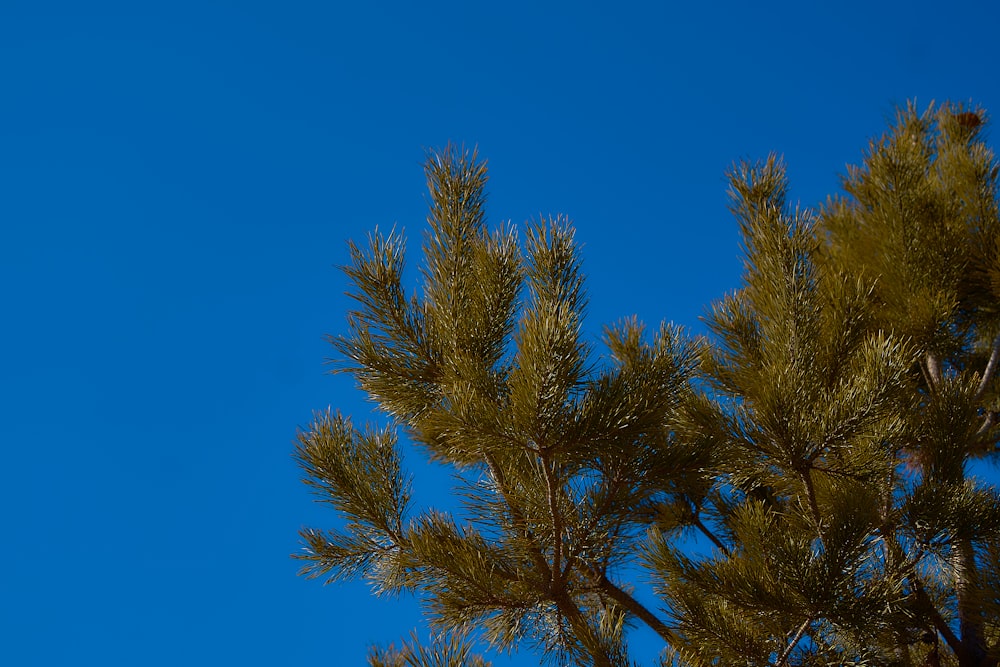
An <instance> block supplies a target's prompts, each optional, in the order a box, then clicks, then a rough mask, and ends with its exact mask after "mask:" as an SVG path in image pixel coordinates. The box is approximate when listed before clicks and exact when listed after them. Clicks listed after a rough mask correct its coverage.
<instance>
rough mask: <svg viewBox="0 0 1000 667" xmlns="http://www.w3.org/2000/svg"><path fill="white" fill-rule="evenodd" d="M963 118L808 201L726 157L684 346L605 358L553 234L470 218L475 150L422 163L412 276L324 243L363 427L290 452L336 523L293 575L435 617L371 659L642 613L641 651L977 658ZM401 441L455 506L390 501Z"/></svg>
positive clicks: (984, 649) (999, 518) (435, 653)
mask: <svg viewBox="0 0 1000 667" xmlns="http://www.w3.org/2000/svg"><path fill="white" fill-rule="evenodd" d="M985 121H986V113H985V111H984V110H982V109H979V108H974V107H969V106H964V105H956V104H945V105H942V106H939V107H938V106H933V105H932V106H931V107H930V108H928V109H926V110H923V111H921V110H918V109H917V108H916V107H915V106H914V105H908V106H907V107H906V108H902V109H900V110H899V111H898V113H897V117H896V118H895V121H894V123H892V124H891V126H890V127H889V129H888V130H887V131H886V133H885V134H884V135H883V136H882V137H880V138H878V139H875V140H873V141H871V142H870V144H869V146H868V148H867V150H866V151H865V152H864V155H863V161H862V163H861V164H860V165H859V166H856V167H851V168H849V170H848V173H847V174H846V176H845V177H844V180H843V193H842V194H840V195H838V196H835V197H832V198H830V199H829V200H828V201H826V202H825V203H824V204H822V205H821V206H818V207H816V208H814V209H806V208H792V207H791V206H790V204H789V202H788V201H787V190H788V182H787V179H786V176H785V169H784V166H783V164H782V162H781V161H780V160H779V159H777V158H775V157H773V156H772V157H770V158H768V159H767V160H764V161H762V162H759V163H740V164H737V165H736V166H734V167H733V169H732V170H731V172H730V174H729V181H730V186H731V196H732V206H731V208H732V212H733V215H734V216H735V218H736V221H737V223H738V225H739V227H740V231H741V233H742V237H743V244H744V249H743V250H744V258H745V265H744V274H743V280H742V285H741V286H739V288H738V289H736V290H735V291H733V292H732V293H730V294H728V295H727V296H725V297H724V298H722V299H721V300H720V301H719V302H718V303H715V304H714V305H712V306H711V307H710V309H709V311H708V314H707V316H706V323H707V325H708V329H709V331H710V332H711V333H710V335H709V336H705V337H694V336H690V335H688V334H686V333H685V332H684V331H683V330H681V329H680V328H678V327H676V326H673V325H663V326H660V327H659V328H658V329H656V330H655V331H647V330H646V329H645V328H644V327H643V325H642V324H641V323H639V322H638V321H636V320H635V319H625V320H623V321H621V322H619V323H617V324H612V325H609V326H607V327H606V328H605V330H604V337H603V346H604V348H605V349H604V350H601V349H599V348H600V346H598V345H596V344H595V343H594V342H592V341H590V340H588V339H587V338H586V337H585V336H584V334H583V329H582V322H583V318H584V311H585V305H586V293H585V290H584V277H583V274H582V271H581V265H580V255H579V250H578V247H577V245H576V242H575V240H574V232H573V228H572V226H571V224H570V223H569V222H568V220H566V219H565V218H561V217H557V218H551V219H543V220H540V221H536V222H531V223H528V224H527V225H526V227H525V228H524V230H523V231H522V232H518V231H517V230H515V229H514V228H512V227H511V226H501V227H499V228H491V227H490V226H489V225H488V223H487V220H486V215H485V210H484V207H485V188H486V183H487V171H486V166H485V163H484V162H483V161H481V160H480V159H479V158H478V156H477V155H476V153H475V152H469V151H464V150H462V149H458V148H455V147H449V148H447V149H445V150H443V151H441V152H436V153H432V154H430V156H429V158H428V160H427V163H426V175H427V184H428V189H429V191H430V212H429V215H428V230H427V232H426V234H425V236H424V242H423V262H422V264H421V265H420V271H421V283H422V284H421V285H420V286H419V289H418V290H417V291H416V292H413V293H412V294H411V295H410V296H408V295H407V294H408V292H407V290H408V286H407V285H405V284H404V254H405V245H406V244H405V241H404V239H403V238H402V236H401V235H400V234H398V233H396V232H390V233H382V232H377V231H376V232H374V233H373V234H371V236H370V238H369V239H368V242H367V244H366V245H364V246H358V245H354V244H351V246H350V251H351V261H350V263H349V264H348V265H347V266H346V267H345V268H344V271H345V272H346V274H347V276H348V277H349V279H350V282H351V284H352V292H351V296H353V298H354V300H355V302H356V306H355V308H354V309H353V310H351V312H350V313H349V314H348V319H347V328H346V333H343V334H341V335H337V336H333V337H331V342H332V343H333V346H334V347H335V348H336V350H337V352H338V353H339V355H340V359H341V360H342V363H341V366H340V370H341V371H343V372H347V373H350V374H352V375H353V376H354V377H355V378H356V380H357V382H358V384H359V385H360V387H361V389H362V390H363V391H364V392H366V394H367V395H368V397H369V398H370V399H371V400H372V401H374V402H375V403H376V404H377V405H378V407H379V408H380V409H381V410H382V411H383V412H384V413H385V415H386V416H387V418H388V419H387V424H388V426H385V427H375V426H356V425H355V424H354V423H353V422H352V421H351V419H350V418H349V417H346V416H343V415H341V414H339V413H337V412H333V411H326V412H322V413H318V414H316V415H315V418H314V420H313V422H312V423H311V424H310V425H309V426H308V427H307V428H305V429H303V430H302V431H301V432H300V434H299V437H298V445H297V450H296V457H297V459H298V461H299V463H300V464H301V466H302V468H303V469H304V471H305V473H306V479H305V481H306V483H307V484H309V485H310V486H311V487H312V488H313V490H314V491H315V492H316V494H317V495H318V497H319V498H320V499H321V500H322V501H324V502H327V503H329V504H330V505H332V507H333V508H334V509H335V510H336V511H337V512H338V513H339V515H340V516H341V517H342V519H343V520H342V522H341V523H340V525H339V527H337V528H335V529H332V530H316V529H305V530H303V531H302V537H303V540H304V542H305V550H304V552H303V553H301V554H300V555H298V556H297V557H298V558H301V559H303V563H304V567H303V569H302V573H303V574H305V575H307V576H310V577H320V578H324V579H326V580H328V581H336V580H339V579H343V578H363V579H365V580H367V581H368V582H370V584H371V586H372V590H373V592H374V593H375V594H376V595H380V596H392V595H397V594H400V593H404V592H406V593H412V594H414V595H416V596H417V597H418V598H419V599H420V600H421V601H422V602H423V604H424V606H425V609H426V614H427V618H428V619H429V622H430V624H431V627H432V629H433V630H434V632H435V633H436V639H435V640H434V641H432V642H431V643H429V644H427V645H421V644H420V643H419V642H418V641H417V640H416V638H413V639H411V640H410V641H407V642H405V643H404V644H402V647H401V648H392V647H390V648H374V649H372V651H371V654H370V656H369V662H370V664H372V665H376V666H377V665H386V666H389V665H392V666H397V665H419V666H430V665H440V666H444V665H467V664H471V665H475V664H481V665H482V664H487V663H486V662H485V658H483V657H480V656H477V655H474V651H475V647H480V648H482V647H486V648H488V649H490V650H495V651H501V652H503V651H533V652H536V653H537V654H539V655H540V656H541V657H542V658H543V659H545V660H549V661H551V662H552V663H554V664H583V665H627V664H631V663H630V662H629V652H628V634H629V633H628V630H629V628H630V627H633V626H635V625H637V624H644V625H646V626H648V627H649V628H651V629H652V630H653V631H654V632H655V633H657V634H658V635H659V637H661V638H662V641H663V647H664V651H663V654H662V656H661V664H664V665H673V664H676V665H771V666H773V667H784V666H786V665H788V666H791V665H803V666H804V665H898V666H900V667H908V666H918V665H958V666H960V667H973V666H976V667H982V666H987V665H989V666H996V665H998V664H1000V496H998V491H997V489H995V488H994V487H993V486H991V485H989V484H987V483H986V482H984V481H983V479H982V478H981V477H978V476H976V475H975V474H974V471H973V468H972V465H973V463H974V462H975V461H991V460H995V459H996V457H997V451H998V444H1000V425H998V422H1000V419H998V416H1000V381H998V380H997V375H998V373H997V367H998V366H1000V217H998V197H997V177H998V167H997V163H996V160H995V158H994V156H993V153H992V152H991V151H990V149H989V148H988V147H987V145H986V143H985V140H984V137H983V129H984V127H985ZM400 434H401V435H403V436H404V437H406V438H409V439H410V440H411V441H412V442H413V443H414V444H415V445H416V446H417V447H418V449H419V451H422V452H424V453H426V455H427V456H428V457H430V458H431V459H433V460H435V461H438V462H441V463H443V464H446V465H448V466H451V467H452V469H453V470H454V473H455V477H454V479H455V480H456V481H455V484H456V487H455V492H456V494H457V496H458V498H459V499H460V508H461V509H460V510H459V511H456V512H455V513H445V512H440V511H430V510H425V511H421V510H419V509H418V508H417V507H416V505H415V503H413V502H412V499H411V492H410V483H409V476H408V474H407V473H406V471H405V470H404V469H403V466H402V461H401V455H400V449H399V444H398V442H397V438H398V437H399V435H400ZM692 536H695V537H696V538H697V539H694V540H692V539H691V537H692ZM635 562H641V564H642V566H643V568H644V570H645V581H652V582H653V589H654V591H655V595H656V598H657V604H656V606H655V608H654V607H650V606H649V605H644V604H642V603H641V602H640V601H639V599H638V597H637V596H636V595H635V590H636V586H637V585H639V584H640V583H641V582H630V581H627V580H626V579H625V573H626V572H634V570H630V569H627V568H625V567H623V566H624V565H626V564H628V563H635ZM389 639H391V638H389Z"/></svg>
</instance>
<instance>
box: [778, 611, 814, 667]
mask: <svg viewBox="0 0 1000 667" xmlns="http://www.w3.org/2000/svg"><path fill="white" fill-rule="evenodd" d="M812 622H813V619H812V617H811V616H810V617H808V618H806V620H804V621H802V625H800V626H799V629H798V630H797V631H796V632H795V635H794V636H793V637H792V640H791V641H790V642H788V646H786V647H785V650H784V651H782V652H781V655H779V656H778V661H777V662H776V663H774V667H784V665H785V663H786V662H787V661H788V657H789V656H790V655H791V654H792V651H794V650H795V645H796V644H798V643H799V640H800V639H802V636H803V635H805V633H806V630H808V629H809V624H810V623H812Z"/></svg>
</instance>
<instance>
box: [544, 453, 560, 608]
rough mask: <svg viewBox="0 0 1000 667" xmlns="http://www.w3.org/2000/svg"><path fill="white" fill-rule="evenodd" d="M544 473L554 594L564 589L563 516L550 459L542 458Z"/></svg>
mask: <svg viewBox="0 0 1000 667" xmlns="http://www.w3.org/2000/svg"><path fill="white" fill-rule="evenodd" d="M541 462H542V472H543V474H544V475H545V492H546V495H547V496H548V501H549V512H550V513H551V514H552V533H553V536H552V542H553V547H552V551H553V554H552V568H551V570H550V573H551V585H552V590H553V592H556V591H559V590H560V589H561V587H562V550H563V543H562V529H563V527H562V514H561V513H560V512H559V503H558V500H559V499H558V498H557V497H556V484H555V480H554V479H553V477H552V471H551V470H549V461H548V457H546V456H542V457H541Z"/></svg>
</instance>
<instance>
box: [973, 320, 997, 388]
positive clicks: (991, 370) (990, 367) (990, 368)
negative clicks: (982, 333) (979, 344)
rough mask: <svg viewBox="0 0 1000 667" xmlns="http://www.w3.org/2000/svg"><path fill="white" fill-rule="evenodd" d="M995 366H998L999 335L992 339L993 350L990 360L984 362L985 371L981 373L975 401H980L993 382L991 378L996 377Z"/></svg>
mask: <svg viewBox="0 0 1000 667" xmlns="http://www.w3.org/2000/svg"><path fill="white" fill-rule="evenodd" d="M997 366H1000V335H997V337H996V338H994V339H993V349H992V351H991V352H990V360H989V361H987V362H986V370H984V371H983V379H982V380H980V382H979V388H978V389H976V399H975V400H977V401H978V400H980V399H981V398H982V397H983V395H984V394H985V393H986V389H987V388H988V387H989V385H990V382H991V381H992V380H993V376H994V375H996V372H997Z"/></svg>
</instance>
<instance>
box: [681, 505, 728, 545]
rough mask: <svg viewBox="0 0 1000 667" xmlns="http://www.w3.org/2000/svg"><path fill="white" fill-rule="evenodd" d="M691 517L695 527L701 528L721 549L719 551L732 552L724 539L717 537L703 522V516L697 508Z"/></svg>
mask: <svg viewBox="0 0 1000 667" xmlns="http://www.w3.org/2000/svg"><path fill="white" fill-rule="evenodd" d="M691 518H692V520H693V521H694V525H695V528H697V529H698V530H700V531H701V532H702V534H703V535H704V536H705V537H707V538H708V539H709V540H711V542H712V544H714V545H715V546H716V547H717V548H718V549H719V551H721V552H723V553H725V554H728V553H730V550H729V547H727V546H726V545H725V544H723V543H722V540H720V539H719V538H718V537H716V536H715V533H713V532H712V531H711V530H709V529H708V527H707V526H706V525H705V524H704V523H702V521H701V517H700V516H698V511H697V510H695V511H694V513H693V515H692V517H691Z"/></svg>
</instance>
